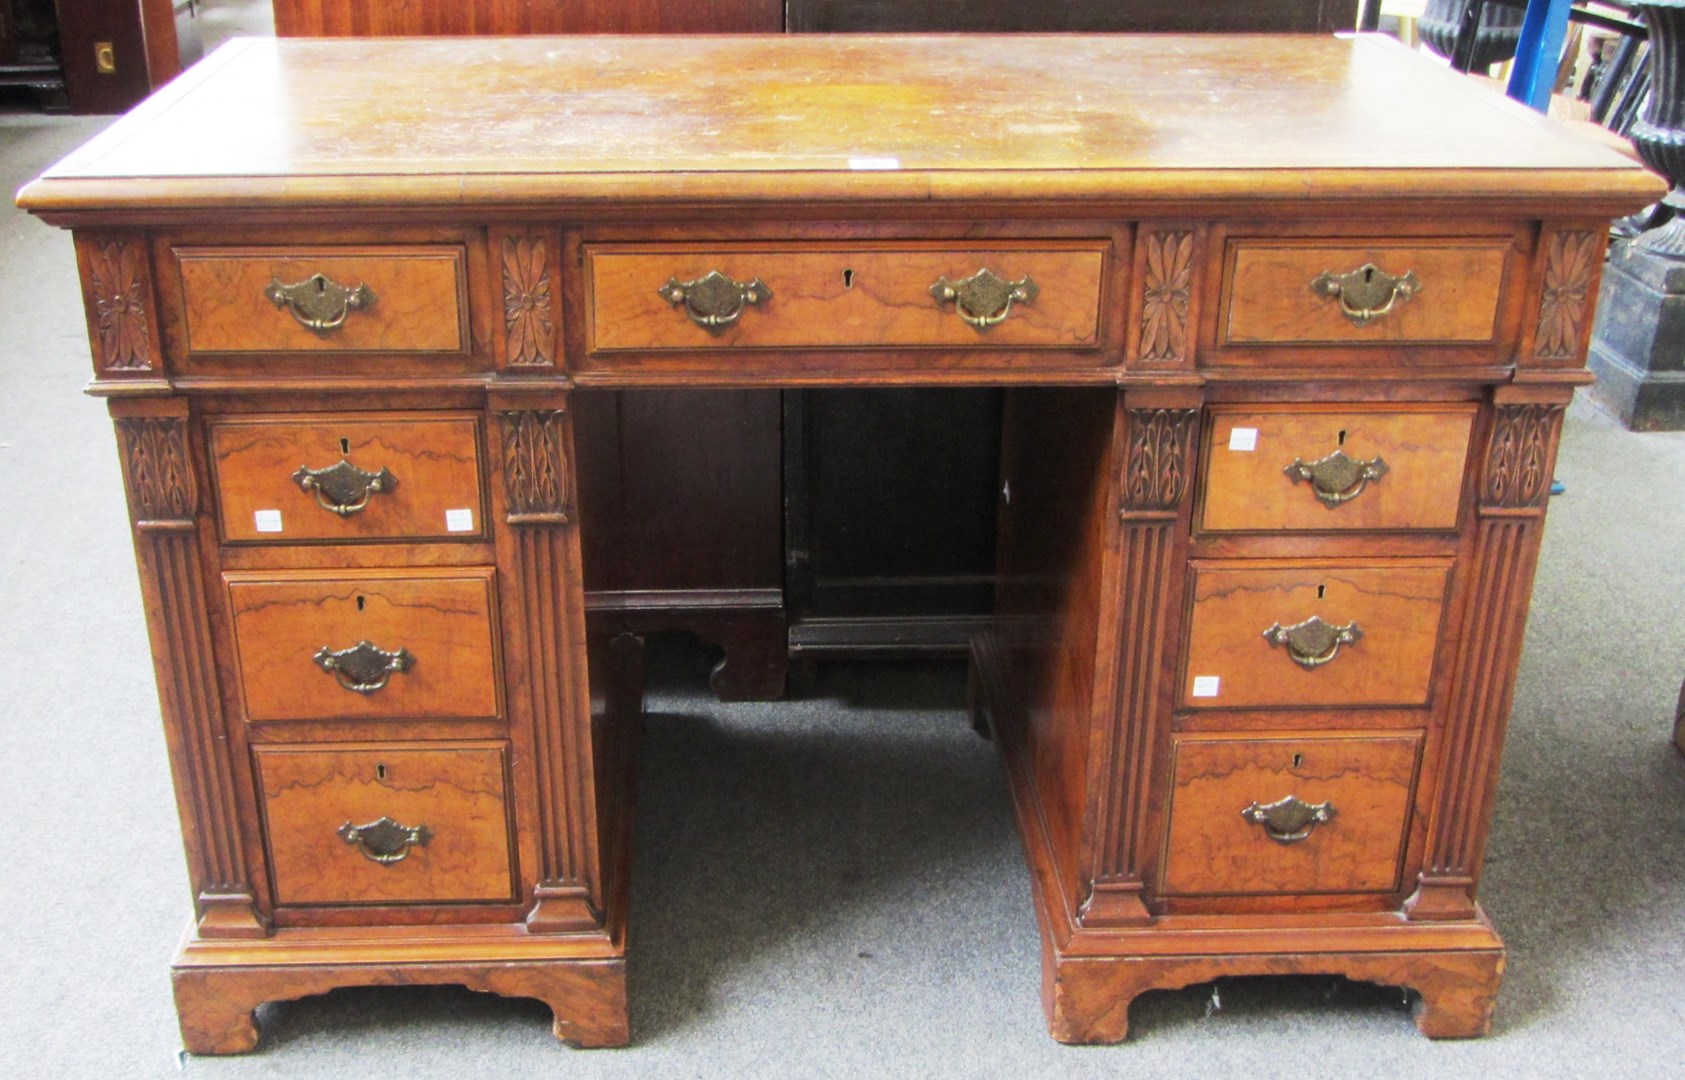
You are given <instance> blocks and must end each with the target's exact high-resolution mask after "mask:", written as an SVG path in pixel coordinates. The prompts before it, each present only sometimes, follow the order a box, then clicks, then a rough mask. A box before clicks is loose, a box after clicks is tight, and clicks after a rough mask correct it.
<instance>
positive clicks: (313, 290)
mask: <svg viewBox="0 0 1685 1080" xmlns="http://www.w3.org/2000/svg"><path fill="white" fill-rule="evenodd" d="M263 295H264V296H267V297H268V298H269V300H270V302H271V303H273V304H274V305H275V306H276V307H284V308H286V309H287V310H288V311H290V312H292V313H293V318H295V319H297V320H298V322H299V325H300V326H303V327H304V328H305V329H307V330H309V331H310V332H311V333H313V334H316V335H318V336H320V337H327V336H328V335H329V334H331V333H333V332H334V331H335V330H338V329H339V328H340V326H341V325H343V324H344V322H345V317H346V316H347V315H350V314H351V313H352V312H353V311H362V310H363V309H364V308H367V307H369V306H371V305H372V304H373V303H374V300H375V296H374V290H373V289H371V288H369V287H368V285H366V284H358V285H357V286H356V287H355V288H352V287H348V286H345V285H341V284H340V283H339V282H337V281H334V280H333V279H332V278H330V277H328V276H327V275H325V274H311V275H310V276H309V277H307V278H305V279H304V280H303V281H295V282H293V283H292V284H291V285H283V284H282V283H281V279H280V278H271V279H270V281H269V285H268V287H267V288H265V289H264V290H263Z"/></svg>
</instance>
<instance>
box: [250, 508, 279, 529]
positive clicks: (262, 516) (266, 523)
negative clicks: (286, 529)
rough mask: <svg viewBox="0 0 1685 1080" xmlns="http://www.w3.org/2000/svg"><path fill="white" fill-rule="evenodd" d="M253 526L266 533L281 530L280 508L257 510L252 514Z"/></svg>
mask: <svg viewBox="0 0 1685 1080" xmlns="http://www.w3.org/2000/svg"><path fill="white" fill-rule="evenodd" d="M252 528H254V529H256V530H257V531H258V532H264V533H269V532H280V531H281V511H279V510H259V511H257V512H256V513H255V514H253V515H252Z"/></svg>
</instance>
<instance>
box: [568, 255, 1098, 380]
mask: <svg viewBox="0 0 1685 1080" xmlns="http://www.w3.org/2000/svg"><path fill="white" fill-rule="evenodd" d="M1106 251H1107V244H1106V243H1104V242H1101V241H1072V242H1053V241H1048V242H1042V243H1033V244H1022V246H1017V245H1012V244H1005V245H1001V246H962V245H944V246H931V245H924V244H905V245H897V244H878V245H848V246H838V247H829V246H826V245H823V244H813V245H802V246H799V247H791V246H776V245H667V246H662V247H643V246H632V245H623V244H615V245H598V246H588V247H587V248H586V251H585V266H586V281H587V288H588V290H589V299H588V302H587V309H588V311H589V316H590V317H589V323H588V326H587V334H588V348H589V349H590V351H591V352H594V353H597V352H616V351H625V350H671V349H717V348H755V347H764V348H806V347H821V346H851V347H897V346H902V347H924V346H936V347H950V348H954V347H958V348H976V347H979V346H982V347H989V346H995V347H1012V348H1037V347H1050V348H1064V349H1072V348H1076V349H1092V348H1096V347H1098V344H1099V333H1100V291H1101V289H1100V283H1101V280H1102V277H1103V274H1104V268H1105V264H1106Z"/></svg>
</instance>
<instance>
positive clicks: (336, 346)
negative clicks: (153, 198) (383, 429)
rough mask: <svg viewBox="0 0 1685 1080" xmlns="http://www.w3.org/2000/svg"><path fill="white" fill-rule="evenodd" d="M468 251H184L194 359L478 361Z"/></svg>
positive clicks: (178, 253)
mask: <svg viewBox="0 0 1685 1080" xmlns="http://www.w3.org/2000/svg"><path fill="white" fill-rule="evenodd" d="M464 254H465V253H464V250H463V249H462V248H461V247H459V246H454V245H414V246H402V247H369V248H358V247H332V246H323V247H250V248H218V247H178V248H176V249H175V257H176V265H177V267H178V268H179V270H180V273H181V302H182V308H183V312H182V313H183V317H184V321H185V325H186V331H187V334H186V336H187V350H188V352H190V353H199V354H207V353H208V354H218V353H270V354H283V355H284V354H288V353H295V354H311V353H404V354H451V355H461V354H465V353H466V352H467V351H468V341H469V338H468V302H467V275H466V274H465V272H464V269H463V265H464Z"/></svg>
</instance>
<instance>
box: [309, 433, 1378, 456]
mask: <svg viewBox="0 0 1685 1080" xmlns="http://www.w3.org/2000/svg"><path fill="white" fill-rule="evenodd" d="M1345 434H1346V433H1345V432H1343V431H1342V432H1340V436H1341V438H1342V439H1343V438H1344V437H1345ZM339 452H340V453H342V454H349V453H350V452H351V440H350V439H341V440H339Z"/></svg>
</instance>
